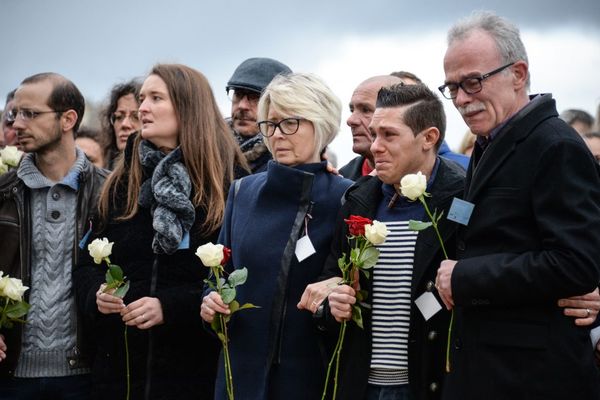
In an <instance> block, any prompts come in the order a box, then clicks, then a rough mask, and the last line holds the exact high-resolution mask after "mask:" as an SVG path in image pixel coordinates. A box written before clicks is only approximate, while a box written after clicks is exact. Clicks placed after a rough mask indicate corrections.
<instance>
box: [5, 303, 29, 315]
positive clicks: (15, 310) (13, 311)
mask: <svg viewBox="0 0 600 400" xmlns="http://www.w3.org/2000/svg"><path fill="white" fill-rule="evenodd" d="M29 307H30V305H29V304H27V303H25V302H24V301H18V302H15V303H13V304H11V305H9V306H8V307H6V316H7V317H8V318H12V319H15V318H21V317H22V316H24V315H25V314H27V311H29Z"/></svg>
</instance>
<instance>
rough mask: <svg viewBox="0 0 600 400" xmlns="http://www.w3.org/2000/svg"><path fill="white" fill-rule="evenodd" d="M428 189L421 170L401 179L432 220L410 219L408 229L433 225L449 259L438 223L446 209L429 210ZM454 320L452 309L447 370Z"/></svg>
mask: <svg viewBox="0 0 600 400" xmlns="http://www.w3.org/2000/svg"><path fill="white" fill-rule="evenodd" d="M426 189H427V177H426V176H425V175H423V174H422V173H421V171H419V172H417V173H416V174H408V175H405V176H404V177H403V178H402V179H401V180H400V192H401V193H402V195H403V196H405V197H407V198H408V199H409V200H411V201H417V200H419V201H420V202H421V204H423V207H424V208H425V212H426V213H427V216H428V217H429V221H430V222H422V221H415V220H410V221H408V229H410V230H413V231H422V230H424V229H427V228H429V227H430V226H432V227H433V229H434V230H435V234H436V235H437V238H438V241H439V242H440V247H441V248H442V252H443V253H444V258H445V259H448V253H446V248H445V247H444V240H443V239H442V235H440V231H439V229H438V223H439V222H440V220H441V219H442V216H443V215H444V211H442V212H440V213H439V214H438V212H437V209H436V210H433V214H432V213H431V211H430V210H429V207H428V206H427V202H426V201H425V197H431V195H430V194H429V193H427V192H426ZM453 320H454V310H452V314H451V315H450V325H449V326H448V342H447V343H446V372H450V335H451V333H452V322H453Z"/></svg>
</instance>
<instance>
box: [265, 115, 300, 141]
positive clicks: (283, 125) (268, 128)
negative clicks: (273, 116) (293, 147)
mask: <svg viewBox="0 0 600 400" xmlns="http://www.w3.org/2000/svg"><path fill="white" fill-rule="evenodd" d="M304 120H305V118H300V117H292V118H285V119H282V120H281V121H279V122H273V121H260V122H258V124H257V125H258V129H259V130H260V133H261V134H262V135H263V136H265V137H271V136H273V135H274V134H275V129H277V128H279V132H281V133H283V134H284V135H293V134H294V133H296V132H298V128H299V127H300V121H304Z"/></svg>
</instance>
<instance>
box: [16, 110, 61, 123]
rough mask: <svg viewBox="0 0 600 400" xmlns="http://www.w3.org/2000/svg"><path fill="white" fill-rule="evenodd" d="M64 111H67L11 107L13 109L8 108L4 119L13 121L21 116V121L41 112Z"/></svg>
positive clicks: (34, 117) (29, 119)
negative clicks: (16, 108)
mask: <svg viewBox="0 0 600 400" xmlns="http://www.w3.org/2000/svg"><path fill="white" fill-rule="evenodd" d="M65 111H67V110H49V111H33V110H28V109H26V108H22V109H20V110H15V109H13V110H9V111H8V112H7V113H6V121H7V122H12V123H14V122H15V121H16V119H17V118H18V117H21V118H23V121H31V120H32V119H36V118H37V117H38V116H40V115H41V114H47V113H55V114H60V113H64V112H65Z"/></svg>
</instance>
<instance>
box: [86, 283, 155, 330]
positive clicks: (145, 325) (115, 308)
mask: <svg viewBox="0 0 600 400" xmlns="http://www.w3.org/2000/svg"><path fill="white" fill-rule="evenodd" d="M105 287H106V284H102V285H101V286H100V289H98V291H97V292H96V304H97V305H98V311H100V312H101V313H102V314H120V315H121V319H122V320H123V322H125V325H127V326H135V327H136V328H138V329H149V328H152V327H153V326H156V325H161V324H162V323H164V318H163V311H162V305H161V304H160V300H158V299H157V298H156V297H142V298H140V299H137V300H136V301H133V302H131V303H129V304H128V305H125V303H124V302H123V299H122V298H120V297H117V296H114V295H113V293H114V290H109V291H108V292H106V293H105V292H104V289H105Z"/></svg>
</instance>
